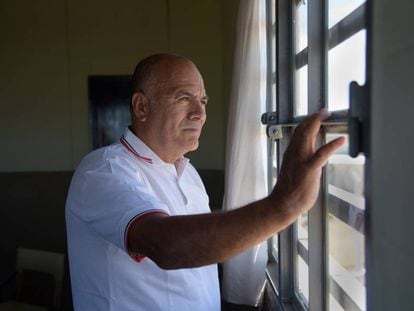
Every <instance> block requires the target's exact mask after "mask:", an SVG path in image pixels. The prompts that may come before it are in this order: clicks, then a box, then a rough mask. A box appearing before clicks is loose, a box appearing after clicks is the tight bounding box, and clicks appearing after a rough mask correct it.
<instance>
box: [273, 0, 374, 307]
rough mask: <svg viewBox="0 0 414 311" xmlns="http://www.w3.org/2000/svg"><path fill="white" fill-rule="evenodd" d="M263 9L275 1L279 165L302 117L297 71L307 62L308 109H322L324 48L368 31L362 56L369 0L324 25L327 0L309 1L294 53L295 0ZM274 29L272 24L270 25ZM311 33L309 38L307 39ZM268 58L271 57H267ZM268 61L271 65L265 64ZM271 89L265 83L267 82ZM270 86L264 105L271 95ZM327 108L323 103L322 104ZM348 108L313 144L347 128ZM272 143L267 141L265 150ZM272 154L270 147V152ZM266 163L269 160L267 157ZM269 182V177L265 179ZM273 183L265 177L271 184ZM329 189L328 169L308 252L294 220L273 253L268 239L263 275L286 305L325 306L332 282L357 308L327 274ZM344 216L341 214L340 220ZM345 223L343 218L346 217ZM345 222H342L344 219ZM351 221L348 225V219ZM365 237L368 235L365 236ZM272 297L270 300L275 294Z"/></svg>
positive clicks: (312, 222) (325, 79)
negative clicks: (300, 277) (303, 41)
mask: <svg viewBox="0 0 414 311" xmlns="http://www.w3.org/2000/svg"><path fill="white" fill-rule="evenodd" d="M266 1H267V10H269V9H271V8H272V1H274V2H275V11H276V12H275V15H276V21H275V24H274V25H271V27H269V21H270V20H271V19H270V15H269V13H268V17H267V18H268V21H267V23H268V31H267V33H268V38H269V37H270V36H271V35H273V34H275V35H276V50H275V51H273V50H272V48H269V47H268V48H267V52H268V54H269V53H276V72H272V70H269V71H270V73H269V74H268V86H272V85H273V84H274V83H275V84H276V94H275V96H276V111H275V121H274V124H282V125H283V124H284V125H285V126H283V128H282V130H283V139H282V140H278V141H277V142H276V144H277V152H276V156H277V161H276V162H277V168H278V169H279V168H280V164H281V161H282V158H283V154H284V152H285V151H286V148H287V146H288V143H289V141H290V137H291V133H292V128H293V127H294V126H295V125H297V124H298V123H300V122H301V121H302V120H303V119H304V118H305V117H306V116H295V115H294V108H295V107H294V103H295V83H294V79H295V71H296V70H297V69H299V68H302V67H303V66H305V65H308V114H312V113H314V112H317V111H319V110H320V109H321V108H325V106H326V103H327V100H328V97H327V90H328V88H327V83H328V52H329V50H330V49H333V48H334V47H335V46H337V45H339V44H341V43H342V42H344V41H346V40H347V39H349V38H350V37H352V36H353V35H354V34H356V33H357V32H359V31H360V30H363V29H366V30H367V45H366V55H368V50H369V44H370V40H369V31H368V29H367V28H368V25H369V23H368V22H367V19H368V15H369V13H368V10H369V8H370V0H367V1H366V2H365V3H363V4H362V5H361V6H359V7H358V8H356V9H355V10H354V11H353V12H351V13H350V14H348V15H347V16H346V17H344V18H343V19H341V20H340V21H339V22H338V23H337V24H335V25H333V26H332V27H331V28H330V29H328V3H329V2H328V0H312V1H309V2H308V46H307V47H306V48H305V49H303V50H302V51H299V52H298V53H295V46H294V43H295V40H294V36H295V34H294V25H293V17H294V16H295V12H294V10H295V5H294V4H293V2H294V1H290V0H266ZM271 28H273V29H271ZM311 38H312V39H311ZM268 43H269V40H268ZM268 60H269V62H270V61H271V57H269V56H268ZM366 64H367V66H366V79H367V80H368V71H369V70H368V69H369V59H368V57H367V56H366ZM271 67H272V66H271V65H269V66H268V68H271ZM367 83H368V82H367ZM268 89H269V87H268ZM269 92H271V91H268V96H267V98H268V109H270V108H271V105H270V102H271V101H272V100H273V97H272V94H269ZM326 108H327V107H326ZM347 118H348V109H346V110H341V111H334V112H333V113H332V115H331V117H330V121H329V123H327V124H325V125H324V126H323V127H322V129H321V135H320V137H319V139H318V142H317V144H323V143H324V141H323V138H324V137H325V134H326V133H327V132H332V131H335V132H342V133H347V132H348V126H347ZM271 148H272V145H271V143H269V150H270V149H271ZM271 155H272V154H271V153H270V152H269V157H270V156H271ZM269 168H270V161H269ZM269 181H270V179H269ZM271 185H272V183H270V182H269V186H271ZM329 199H330V194H329V191H328V184H327V176H326V168H324V169H323V171H322V177H321V184H320V193H319V196H318V199H317V202H316V203H315V206H314V208H313V209H312V210H311V211H310V212H309V214H308V217H309V241H308V243H309V248H308V249H309V251H308V250H306V248H304V247H300V245H299V244H296V241H297V230H296V226H297V223H294V224H292V225H291V226H289V227H288V228H286V229H285V230H284V231H282V232H280V233H279V234H278V236H277V239H278V252H277V253H276V254H275V253H274V252H273V243H272V241H269V246H270V247H269V249H270V251H269V264H268V268H267V271H266V273H267V277H268V280H269V283H270V286H271V288H272V292H273V294H274V295H275V296H276V300H277V301H278V303H279V304H280V305H281V306H282V307H283V309H284V310H329V295H330V287H331V288H332V290H333V291H334V292H335V293H336V294H335V295H334V296H336V298H337V297H341V299H342V300H343V301H344V302H343V303H344V304H345V305H346V306H349V307H350V308H351V309H352V310H358V309H357V308H355V304H353V301H352V299H351V298H350V297H349V296H347V295H346V293H345V292H344V291H343V290H342V288H341V287H340V286H339V285H338V284H337V283H335V280H334V279H333V278H332V277H330V276H329V266H328V264H329V258H328V256H329V249H328V247H329V244H328V233H329V232H328V219H327V218H328V216H329V213H330V211H329V207H328V201H329ZM344 220H345V219H342V221H344ZM344 222H345V221H344ZM345 223H346V222H345ZM348 225H349V224H348ZM365 238H366V237H365ZM297 255H300V256H301V257H302V258H303V259H304V260H305V262H306V263H307V264H308V266H309V267H310V268H309V284H312V286H310V287H309V302H308V303H309V304H308V306H307V304H306V302H305V301H304V300H303V297H301V296H300V295H298V293H297V292H296V284H295V282H296V273H297V271H296V263H295V261H296V256H297ZM273 300H274V299H273Z"/></svg>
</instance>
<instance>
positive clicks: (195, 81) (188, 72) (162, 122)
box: [145, 61, 207, 161]
mask: <svg viewBox="0 0 414 311" xmlns="http://www.w3.org/2000/svg"><path fill="white" fill-rule="evenodd" d="M148 89H149V92H148V94H145V96H146V97H147V98H148V100H149V113H148V115H147V119H146V125H145V127H146V129H147V130H148V134H149V137H150V140H151V141H150V146H151V145H152V146H154V147H155V146H156V147H155V148H156V149H158V150H155V151H156V152H157V151H159V150H161V156H163V157H164V160H165V159H166V158H171V159H174V158H175V160H177V159H178V158H179V157H180V156H182V155H183V154H185V153H187V152H188V151H192V150H195V149H197V147H198V139H199V137H200V134H201V129H202V127H203V125H204V122H205V121H206V104H207V96H206V93H205V89H204V83H203V79H202V77H201V75H200V73H199V72H198V70H197V68H196V67H195V66H194V65H193V64H192V63H190V62H188V61H180V62H176V63H174V64H169V65H166V66H163V67H162V68H160V69H159V71H158V74H157V75H156V77H155V78H153V79H152V80H151V81H150V83H149V87H148ZM175 160H174V161H175Z"/></svg>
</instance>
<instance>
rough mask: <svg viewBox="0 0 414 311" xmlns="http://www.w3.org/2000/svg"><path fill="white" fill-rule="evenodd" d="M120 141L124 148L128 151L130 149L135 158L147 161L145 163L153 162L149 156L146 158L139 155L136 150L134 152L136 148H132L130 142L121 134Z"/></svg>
mask: <svg viewBox="0 0 414 311" xmlns="http://www.w3.org/2000/svg"><path fill="white" fill-rule="evenodd" d="M120 141H121V144H122V145H123V146H124V147H125V148H126V149H128V151H130V152H131V153H132V154H133V155H134V156H136V157H137V158H139V159H141V160H144V161H145V162H147V163H151V164H153V162H152V159H151V158H147V157H143V156H142V155H140V154H139V153H138V152H136V150H135V149H134V147H132V146H131V145H130V143H129V142H128V141H127V140H126V139H125V137H124V136H122V137H121V139H120Z"/></svg>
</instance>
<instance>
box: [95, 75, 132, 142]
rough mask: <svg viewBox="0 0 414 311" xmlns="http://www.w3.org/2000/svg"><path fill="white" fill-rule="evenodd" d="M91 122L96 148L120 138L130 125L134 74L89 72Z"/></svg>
mask: <svg viewBox="0 0 414 311" xmlns="http://www.w3.org/2000/svg"><path fill="white" fill-rule="evenodd" d="M88 89H89V111H90V113H89V125H90V128H91V134H92V146H93V149H97V148H100V147H103V146H107V145H110V144H112V143H114V142H116V141H117V140H118V139H119V138H120V137H121V136H122V134H123V132H124V130H125V128H126V127H127V126H128V125H130V123H131V119H130V113H129V103H130V92H131V76H89V78H88Z"/></svg>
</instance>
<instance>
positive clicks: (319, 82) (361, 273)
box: [263, 0, 367, 311]
mask: <svg viewBox="0 0 414 311" xmlns="http://www.w3.org/2000/svg"><path fill="white" fill-rule="evenodd" d="M267 8H268V10H269V11H270V12H268V14H267V16H268V20H267V24H268V27H269V29H268V48H267V50H268V53H270V56H268V68H269V78H268V111H269V112H268V113H267V115H266V118H264V120H263V121H264V122H265V123H267V124H268V128H269V127H270V126H272V125H275V124H278V125H282V131H283V138H282V139H278V140H273V139H270V140H269V145H268V146H269V153H268V156H269V162H268V163H269V181H271V182H269V185H273V184H274V183H275V182H276V178H277V174H275V171H277V169H278V168H279V167H280V163H281V161H282V157H283V153H284V151H285V150H286V147H287V145H288V144H289V138H290V137H291V135H292V133H293V130H294V127H295V125H297V124H298V123H299V122H300V121H302V120H303V118H305V117H306V116H307V115H309V114H312V113H314V112H316V111H318V110H319V109H321V108H323V107H325V108H327V109H329V110H330V111H331V112H332V117H331V118H330V119H329V122H326V124H324V125H323V127H322V130H321V135H320V138H319V142H318V143H319V144H322V143H325V142H328V141H330V140H332V139H334V138H336V137H338V135H340V136H345V138H346V140H347V143H346V144H345V146H344V147H342V148H341V149H340V150H338V151H337V152H336V154H334V155H333V156H332V157H331V158H330V160H329V162H328V164H327V165H326V166H325V168H324V170H323V176H322V178H321V191H320V195H319V198H318V200H317V202H316V205H315V206H314V208H313V209H312V210H311V211H310V212H309V213H304V214H302V215H300V217H299V218H298V220H297V222H296V223H295V224H293V225H292V226H290V227H289V228H287V229H286V230H284V231H283V232H281V233H279V235H278V236H276V237H274V238H272V239H271V240H270V241H269V245H270V246H271V248H270V249H271V251H270V252H269V255H270V260H269V265H268V271H267V275H268V279H269V280H270V282H269V283H270V284H271V285H272V288H273V290H274V293H275V295H276V296H277V298H278V301H279V303H281V304H282V305H284V307H285V309H289V307H291V308H293V309H298V310H312V311H313V310H316V311H320V310H365V308H366V306H365V305H366V303H365V296H366V295H365V235H364V233H365V228H364V218H365V198H364V169H365V159H364V157H363V156H361V155H360V156H358V157H356V158H352V157H350V156H349V155H348V153H349V129H348V123H347V122H346V117H347V114H348V109H349V103H350V98H349V84H350V82H352V81H356V82H357V83H358V84H359V85H363V84H364V83H365V72H366V68H365V67H366V65H365V59H366V36H367V33H366V27H365V24H366V22H365V12H366V10H367V9H366V3H365V2H364V1H363V0H346V1H344V0H313V1H308V0H292V1H290V0H268V5H267Z"/></svg>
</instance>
